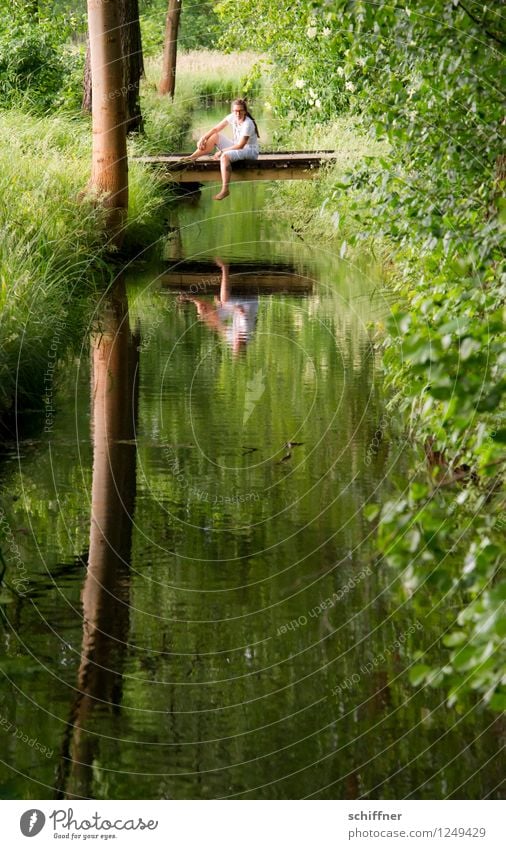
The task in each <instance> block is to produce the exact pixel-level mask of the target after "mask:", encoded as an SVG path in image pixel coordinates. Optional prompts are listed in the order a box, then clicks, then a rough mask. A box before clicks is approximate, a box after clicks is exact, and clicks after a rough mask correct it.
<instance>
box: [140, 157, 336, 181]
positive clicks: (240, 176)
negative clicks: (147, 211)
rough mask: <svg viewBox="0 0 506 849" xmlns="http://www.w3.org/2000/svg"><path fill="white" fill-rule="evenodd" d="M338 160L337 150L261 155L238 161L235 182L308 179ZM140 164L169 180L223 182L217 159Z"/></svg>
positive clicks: (144, 160)
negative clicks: (327, 164) (322, 166)
mask: <svg viewBox="0 0 506 849" xmlns="http://www.w3.org/2000/svg"><path fill="white" fill-rule="evenodd" d="M334 157H335V153H334V151H291V152H278V153H261V154H260V156H259V157H258V159H244V160H241V161H239V162H234V163H233V166H232V180H233V181H234V182H242V181H246V180H307V179H310V178H311V177H313V176H314V174H315V172H316V170H317V169H319V168H320V166H321V165H322V164H324V163H326V162H330V161H332V159H333V158H334ZM135 159H136V161H137V162H142V163H144V164H146V165H152V166H154V167H157V168H158V169H159V171H160V173H162V174H163V176H164V177H166V178H167V179H169V180H173V181H176V182H179V183H196V182H198V183H210V182H212V183H215V182H219V180H220V163H219V161H218V160H216V159H212V158H207V157H206V158H203V159H198V160H196V161H194V162H188V161H187V160H185V158H184V155H183V154H181V155H177V156H168V155H167V156H163V155H159V156H139V157H135Z"/></svg>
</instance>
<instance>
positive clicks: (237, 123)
mask: <svg viewBox="0 0 506 849" xmlns="http://www.w3.org/2000/svg"><path fill="white" fill-rule="evenodd" d="M228 126H230V127H232V133H233V141H232V140H231V139H229V137H228V136H226V135H225V134H224V133H222V132H221V131H222V130H224V129H225V128H226V127H228ZM258 136H259V134H258V127H257V125H256V121H255V119H254V118H253V116H252V115H251V114H250V112H248V107H247V105H246V101H245V100H241V99H239V98H238V99H237V100H234V102H233V103H232V111H231V113H230V115H227V117H226V118H224V119H223V121H221V122H220V123H219V124H216V126H215V127H213V128H212V129H211V130H209V132H207V133H204V135H203V136H201V138H200V139H199V140H198V142H197V149H196V150H195V151H194V153H192V155H191V157H190V159H198V158H199V157H200V156H205V155H206V154H208V155H209V154H211V153H212V152H213V150H214V149H215V147H217V148H218V151H217V153H216V154H215V155H214V158H215V159H219V160H220V169H221V192H220V193H219V194H217V195H215V196H214V200H223V198H226V197H227V195H229V194H230V192H229V189H228V184H229V183H230V175H231V171H232V169H231V165H230V163H231V162H237V161H238V160H240V159H257V158H258V153H259V148H258Z"/></svg>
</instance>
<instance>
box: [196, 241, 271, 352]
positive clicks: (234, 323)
mask: <svg viewBox="0 0 506 849" xmlns="http://www.w3.org/2000/svg"><path fill="white" fill-rule="evenodd" d="M215 262H216V265H217V266H218V267H219V268H220V269H221V283H220V294H219V297H215V298H214V303H210V302H209V301H207V300H205V299H204V298H197V297H195V296H192V295H182V296H181V297H182V299H183V300H185V301H190V302H191V303H192V304H195V306H196V307H197V315H198V317H199V318H200V319H201V321H203V322H204V324H206V325H207V327H209V328H210V329H211V330H214V331H215V332H216V333H217V334H218V336H220V337H221V338H222V339H224V340H225V342H226V343H227V344H228V345H229V347H230V348H231V349H232V351H233V353H234V354H239V353H240V352H241V351H242V350H244V348H245V347H246V345H247V344H248V342H249V341H250V339H251V337H252V335H253V332H254V330H255V326H256V321H257V314H258V297H249V298H248V297H242V298H233V297H232V287H231V283H230V266H229V264H228V263H225V262H223V260H221V259H220V258H219V257H215Z"/></svg>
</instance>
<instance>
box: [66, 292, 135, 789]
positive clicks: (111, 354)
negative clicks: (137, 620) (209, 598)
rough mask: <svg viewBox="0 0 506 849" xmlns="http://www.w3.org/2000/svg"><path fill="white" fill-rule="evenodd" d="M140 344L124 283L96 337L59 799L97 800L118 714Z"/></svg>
mask: <svg viewBox="0 0 506 849" xmlns="http://www.w3.org/2000/svg"><path fill="white" fill-rule="evenodd" d="M138 348H139V338H138V336H137V335H136V334H134V333H132V332H131V330H130V326H129V316H128V302H127V297H126V290H125V283H124V280H123V279H120V280H119V281H117V282H116V284H115V286H114V288H113V290H112V291H111V292H110V293H109V294H108V295H107V296H106V298H105V299H104V304H103V308H102V310H101V314H100V318H99V322H98V327H97V330H96V331H95V333H94V335H93V339H92V400H91V403H92V410H91V415H92V437H93V482H92V502H91V526H90V545H89V559H88V568H87V573H86V578H85V581H84V585H83V590H82V613H83V635H82V647H81V659H80V664H79V670H78V675H77V697H76V699H75V702H74V704H73V706H72V710H71V716H70V720H69V723H68V727H67V732H66V734H65V738H64V742H63V750H62V758H61V762H60V776H59V782H58V788H57V791H58V796H59V797H64V798H73V797H89V796H91V795H92V793H91V785H92V775H93V762H94V759H95V757H96V754H97V751H98V748H99V745H100V736H99V735H98V734H97V733H96V732H94V731H93V730H92V714H93V713H94V712H95V711H102V712H103V711H107V712H112V713H113V714H114V713H117V712H119V710H120V704H121V698H122V672H123V666H124V659H125V652H126V647H127V644H128V630H129V603H130V558H131V547H132V518H133V511H134V505H135V473H136V445H135V431H136V420H137V406H138V381H137V377H138V356H139V355H138Z"/></svg>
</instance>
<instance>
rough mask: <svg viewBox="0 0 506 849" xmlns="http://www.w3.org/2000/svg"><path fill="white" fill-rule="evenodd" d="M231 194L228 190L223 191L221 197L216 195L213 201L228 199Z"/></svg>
mask: <svg viewBox="0 0 506 849" xmlns="http://www.w3.org/2000/svg"><path fill="white" fill-rule="evenodd" d="M229 194H230V192H229V190H228V189H222V190H221V192H220V193H219V195H215V196H214V198H213V200H223V198H228V196H229Z"/></svg>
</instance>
